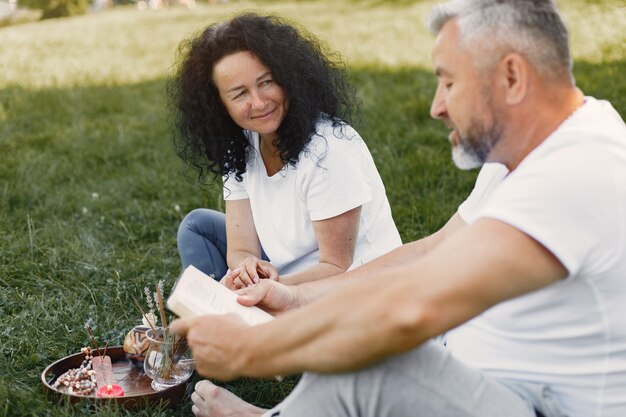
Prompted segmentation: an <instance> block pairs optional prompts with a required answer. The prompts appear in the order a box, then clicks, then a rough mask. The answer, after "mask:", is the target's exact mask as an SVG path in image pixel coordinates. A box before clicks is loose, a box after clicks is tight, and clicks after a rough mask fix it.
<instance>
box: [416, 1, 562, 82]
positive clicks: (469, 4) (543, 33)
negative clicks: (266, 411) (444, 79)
mask: <svg viewBox="0 0 626 417" xmlns="http://www.w3.org/2000/svg"><path fill="white" fill-rule="evenodd" d="M452 19H458V25H459V30H460V36H461V42H462V44H463V46H464V47H465V48H466V49H467V50H468V51H470V52H471V53H473V54H474V56H476V57H477V58H479V59H478V61H479V62H478V63H477V65H481V64H482V65H485V66H490V65H493V64H495V63H496V62H497V61H498V60H500V59H501V58H502V57H503V56H504V55H505V54H507V53H510V52H516V53H519V54H520V55H522V56H524V57H525V58H526V59H527V60H528V61H529V62H530V63H531V64H532V65H533V66H534V67H535V68H536V70H537V71H538V72H539V73H540V74H541V75H542V76H544V77H547V78H549V79H554V80H558V79H560V80H564V81H565V80H566V81H570V82H573V78H572V75H571V71H572V58H571V56H570V51H569V40H568V34H567V28H566V27H565V23H564V22H563V19H562V17H561V15H560V13H559V11H558V8H557V6H556V4H555V2H554V0H452V1H449V2H447V3H443V4H440V5H438V6H436V7H435V8H434V9H433V11H432V13H431V14H430V16H429V19H428V26H429V29H430V30H431V32H433V33H434V34H437V33H439V31H440V30H441V28H442V27H443V26H444V25H445V24H446V23H447V22H448V21H450V20H452Z"/></svg>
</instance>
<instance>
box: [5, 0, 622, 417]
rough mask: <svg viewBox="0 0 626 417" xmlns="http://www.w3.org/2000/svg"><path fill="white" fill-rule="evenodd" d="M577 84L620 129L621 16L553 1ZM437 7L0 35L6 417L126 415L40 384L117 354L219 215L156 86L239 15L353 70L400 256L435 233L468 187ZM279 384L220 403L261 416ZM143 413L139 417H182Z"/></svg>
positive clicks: (89, 24)
mask: <svg viewBox="0 0 626 417" xmlns="http://www.w3.org/2000/svg"><path fill="white" fill-rule="evenodd" d="M561 3H562V5H563V7H564V14H565V17H566V20H567V23H568V24H569V27H570V30H571V31H572V48H573V51H574V55H575V58H576V65H575V75H576V78H577V80H578V84H579V86H580V87H581V88H582V89H583V90H584V91H585V92H586V93H587V94H591V95H594V96H597V97H600V98H606V99H609V100H610V101H612V102H613V104H614V106H615V107H616V108H617V110H618V111H619V112H620V113H621V114H622V115H624V114H625V111H626V79H625V76H624V74H626V51H625V50H624V45H626V38H625V36H626V35H625V34H626V23H625V22H626V8H624V7H623V6H621V7H620V6H619V5H620V4H621V3H620V2H619V1H618V0H615V1H610V0H602V1H594V2H584V1H582V0H571V1H567V2H565V1H561ZM432 4H433V2H432V1H422V2H411V1H397V2H383V1H374V0H371V1H362V2H358V1H332V0H323V1H305V2H276V1H263V2H258V3H254V2H248V1H246V2H243V1H240V2H237V1H231V2H230V3H227V4H220V5H211V6H206V5H205V6H199V7H198V8H197V9H195V10H186V9H183V8H172V9H170V10H163V11H158V12H143V13H142V12H139V11H137V10H135V9H134V8H132V7H119V8H116V9H114V10H110V11H106V12H102V13H99V14H91V15H87V16H82V17H76V18H70V19H59V20H50V21H44V22H33V23H25V24H20V25H14V26H8V27H2V28H0V45H2V46H1V47H0V162H1V163H0V416H78V415H90V414H97V415H102V416H121V415H126V414H127V413H125V412H124V411H123V410H115V409H104V410H97V411H93V410H88V409H86V408H85V407H82V408H81V407H78V408H71V407H68V406H66V405H63V404H53V403H50V402H48V401H46V399H45V398H44V397H43V395H42V388H41V386H40V382H39V374H40V373H41V371H42V370H43V369H44V368H45V366H46V365H48V364H49V363H51V362H52V361H54V360H56V359H58V358H60V357H63V356H65V355H68V354H70V353H74V352H77V351H78V350H79V349H80V347H81V346H84V345H86V344H88V336H87V334H86V333H85V331H84V330H83V323H84V322H85V321H86V320H87V319H91V320H92V322H93V323H94V333H95V335H96V338H97V339H98V340H100V341H102V342H104V341H108V342H109V343H110V344H120V343H121V342H122V340H123V337H124V335H125V333H126V332H127V331H128V330H129V329H130V328H131V327H132V326H134V325H135V324H136V323H137V322H138V321H139V314H138V313H137V311H136V310H135V308H134V307H133V305H132V297H140V296H141V294H142V289H143V287H144V286H152V285H153V284H154V283H156V281H158V280H160V279H165V280H166V282H167V283H168V284H167V285H166V288H169V287H170V286H171V284H172V282H173V280H174V279H175V277H176V276H177V275H178V273H179V269H180V266H179V260H178V255H177V251H176V242H175V234H176V228H177V226H178V222H179V221H180V219H181V217H182V215H184V213H185V212H187V211H189V210H191V209H193V208H195V207H198V206H209V207H220V205H221V203H220V194H219V190H218V188H216V187H214V188H211V189H210V190H208V191H202V190H200V189H198V188H197V187H196V186H195V185H194V183H193V180H190V179H187V178H186V177H185V176H184V175H183V173H182V165H181V163H180V161H179V160H178V159H177V157H176V156H175V154H174V151H173V148H172V145H171V142H170V138H169V132H168V126H167V114H166V111H165V98H164V95H163V86H164V81H165V79H166V77H167V75H168V72H169V68H170V66H171V63H172V61H173V57H174V53H175V50H176V45H177V44H178V43H179V42H180V41H181V40H182V39H183V38H186V37H189V36H191V35H192V34H194V33H196V32H197V31H198V30H200V29H201V28H202V27H204V26H205V25H206V24H208V23H209V22H212V21H214V20H216V19H220V18H222V17H224V16H229V15H231V14H232V13H234V12H236V11H238V10H241V9H244V8H245V9H254V10H259V11H272V12H276V13H280V14H282V15H284V16H286V17H288V18H290V19H292V20H294V21H296V22H298V23H300V24H302V25H303V26H304V27H306V28H307V29H308V30H309V31H311V32H313V33H315V34H316V35H318V36H319V37H321V38H322V39H324V40H325V41H326V42H327V43H328V45H329V47H330V48H331V49H336V50H339V51H340V52H341V53H342V54H343V55H344V57H345V58H346V60H347V61H348V62H349V64H350V68H351V70H350V77H351V78H352V79H353V80H354V83H355V84H356V86H357V87H358V90H359V93H360V94H361V97H362V99H363V109H362V110H363V117H362V119H363V121H364V123H363V125H361V126H359V131H360V133H361V134H362V136H363V137H364V138H365V140H366V141H367V142H368V144H369V146H370V148H371V151H372V153H373V155H374V158H375V160H376V162H377V165H378V167H379V169H380V171H381V175H382V176H383V179H384V181H385V183H386V186H387V190H388V195H389V199H390V202H391V205H392V208H393V212H394V217H395V219H396V222H397V225H398V227H399V229H400V231H401V234H402V237H403V239H404V240H405V241H408V240H413V239H417V238H419V237H421V236H424V235H426V234H428V233H431V232H433V231H434V230H436V229H437V228H439V227H440V226H441V225H442V224H443V223H444V222H445V221H446V220H447V219H448V218H449V217H450V215H451V214H452V213H453V212H454V210H455V208H456V207H457V205H458V204H459V203H460V202H461V201H462V200H463V198H464V197H465V195H466V194H467V193H468V191H469V190H470V189H471V187H472V183H473V180H474V178H475V175H476V173H475V172H459V171H458V170H456V169H455V168H454V167H453V166H452V164H451V162H450V157H449V146H448V143H447V140H446V133H445V129H444V128H443V126H441V124H440V123H438V122H435V121H432V120H430V119H429V116H428V108H429V105H430V99H431V96H432V94H433V91H434V77H433V76H432V74H431V72H432V70H431V67H430V62H429V56H430V48H431V46H432V41H433V40H432V37H431V36H430V35H429V34H428V33H427V32H426V31H425V29H424V28H423V23H422V22H423V21H424V16H425V14H426V13H427V11H428V9H429V8H430V6H431V5H432ZM294 381H295V378H291V379H288V380H287V381H286V382H284V383H283V384H279V383H276V382H266V383H263V384H259V383H255V382H252V381H249V380H241V381H237V382H235V383H233V384H231V385H229V386H230V387H231V388H233V389H234V390H235V391H236V392H237V393H239V394H240V395H243V396H244V397H245V398H246V399H248V400H250V401H254V402H256V403H257V404H260V405H266V406H267V405H270V404H272V403H274V402H276V401H278V400H279V399H280V398H281V397H282V396H284V395H285V394H286V392H288V390H289V389H290V387H291V385H292V384H293V383H294ZM189 409H190V406H189V403H188V402H187V403H186V404H185V405H184V406H183V407H181V408H179V409H178V410H167V409H159V408H151V409H148V410H145V411H142V412H140V413H137V414H136V415H139V416H154V415H155V416H172V415H188V414H189Z"/></svg>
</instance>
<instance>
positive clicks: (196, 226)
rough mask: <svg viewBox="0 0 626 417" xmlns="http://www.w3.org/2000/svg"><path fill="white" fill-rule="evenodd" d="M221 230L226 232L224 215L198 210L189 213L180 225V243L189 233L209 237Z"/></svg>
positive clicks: (213, 211)
mask: <svg viewBox="0 0 626 417" xmlns="http://www.w3.org/2000/svg"><path fill="white" fill-rule="evenodd" d="M221 229H224V231H225V230H226V223H225V216H224V213H221V212H219V211H215V210H211V209H205V208H197V209H194V210H192V211H190V212H189V213H187V215H186V216H185V217H184V218H183V220H182V221H181V222H180V225H178V240H179V241H180V239H181V238H184V236H185V235H186V234H188V233H193V234H197V235H202V236H205V237H208V236H209V235H214V234H215V233H216V232H217V231H220V230H221Z"/></svg>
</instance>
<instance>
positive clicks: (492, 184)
mask: <svg viewBox="0 0 626 417" xmlns="http://www.w3.org/2000/svg"><path fill="white" fill-rule="evenodd" d="M508 173H509V170H508V169H507V168H506V167H505V166H504V165H502V164H498V163H486V164H484V165H483V167H482V168H481V170H480V172H479V173H478V177H476V184H475V185H474V189H473V190H472V192H471V193H470V195H469V196H468V197H467V199H465V201H464V202H463V203H461V205H460V206H459V209H458V213H459V215H460V216H461V218H462V219H463V220H464V221H465V223H467V224H471V223H473V222H474V221H475V220H476V218H477V215H478V213H479V211H480V208H481V207H483V205H484V204H485V203H486V202H487V200H488V199H489V197H490V196H491V194H492V193H493V191H494V190H495V189H496V188H497V187H498V186H499V185H500V183H501V182H502V180H503V179H504V178H505V177H506V176H507V174H508Z"/></svg>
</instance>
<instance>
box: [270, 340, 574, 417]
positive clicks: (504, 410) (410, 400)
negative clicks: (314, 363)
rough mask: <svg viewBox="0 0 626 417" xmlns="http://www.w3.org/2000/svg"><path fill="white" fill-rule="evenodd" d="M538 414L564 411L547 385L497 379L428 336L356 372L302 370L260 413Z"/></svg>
mask: <svg viewBox="0 0 626 417" xmlns="http://www.w3.org/2000/svg"><path fill="white" fill-rule="evenodd" d="M535 410H539V411H535ZM540 415H544V416H546V417H564V414H563V413H562V412H560V411H559V409H558V406H557V405H556V401H555V399H554V398H553V397H552V395H551V392H550V390H549V389H548V388H547V387H546V386H539V385H537V386H533V385H528V384H523V385H519V384H518V383H511V384H509V383H506V382H505V383H502V382H499V381H498V380H496V379H494V378H491V377H488V376H486V375H485V374H484V373H483V372H481V371H480V370H479V369H475V368H471V367H468V366H466V365H464V364H462V363H461V362H459V361H458V360H456V359H455V358H454V357H452V355H451V354H450V353H449V352H448V351H447V350H446V349H445V348H444V347H443V346H441V345H439V344H438V343H436V342H434V341H430V342H427V343H425V344H423V345H422V346H420V347H418V348H416V349H414V350H412V351H410V352H407V353H405V354H402V355H398V356H394V357H391V358H388V359H386V360H384V361H381V362H379V363H378V364H376V365H374V366H372V367H370V368H367V369H364V370H361V371H358V372H352V373H344V374H333V375H323V374H315V373H305V374H304V375H303V376H302V379H301V380H300V382H299V383H298V385H297V386H296V388H295V389H294V390H293V391H292V393H291V394H290V395H289V396H288V397H287V398H286V399H285V400H284V401H283V402H282V403H281V404H279V405H277V406H276V407H275V408H273V409H272V410H270V411H268V412H267V413H265V414H264V417H274V416H280V417H324V416H327V417H344V416H345V417H348V416H350V417H357V416H358V417H411V416H423V417H469V416H472V417H536V416H540Z"/></svg>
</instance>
